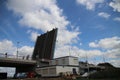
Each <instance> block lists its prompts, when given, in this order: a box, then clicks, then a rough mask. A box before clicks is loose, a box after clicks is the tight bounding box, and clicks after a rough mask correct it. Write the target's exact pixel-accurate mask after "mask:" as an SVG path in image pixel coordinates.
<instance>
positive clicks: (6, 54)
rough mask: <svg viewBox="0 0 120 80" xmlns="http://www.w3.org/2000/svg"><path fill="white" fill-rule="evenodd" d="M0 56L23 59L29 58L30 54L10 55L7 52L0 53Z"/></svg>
mask: <svg viewBox="0 0 120 80" xmlns="http://www.w3.org/2000/svg"><path fill="white" fill-rule="evenodd" d="M0 58H11V59H23V60H31V56H30V55H26V56H20V55H19V56H17V55H11V54H8V53H0Z"/></svg>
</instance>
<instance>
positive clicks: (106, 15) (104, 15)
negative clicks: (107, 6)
mask: <svg viewBox="0 0 120 80" xmlns="http://www.w3.org/2000/svg"><path fill="white" fill-rule="evenodd" d="M98 16H100V17H103V18H105V19H108V18H109V17H110V16H111V15H110V14H108V13H105V12H100V13H98Z"/></svg>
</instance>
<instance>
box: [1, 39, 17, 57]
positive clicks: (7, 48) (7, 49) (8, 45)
mask: <svg viewBox="0 0 120 80" xmlns="http://www.w3.org/2000/svg"><path fill="white" fill-rule="evenodd" d="M16 49H17V48H16V47H15V46H14V44H13V43H12V41H9V40H6V39H5V40H2V41H0V53H1V54H4V53H9V54H13V55H15V53H14V51H15V50H16Z"/></svg>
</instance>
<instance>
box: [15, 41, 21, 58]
mask: <svg viewBox="0 0 120 80" xmlns="http://www.w3.org/2000/svg"><path fill="white" fill-rule="evenodd" d="M19 43H20V42H17V55H16V57H17V58H18V46H19Z"/></svg>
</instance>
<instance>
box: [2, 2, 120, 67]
mask: <svg viewBox="0 0 120 80" xmlns="http://www.w3.org/2000/svg"><path fill="white" fill-rule="evenodd" d="M53 28H58V34H57V41H56V47H55V53H54V58H57V57H62V56H68V55H71V56H76V57H79V60H80V61H86V60H88V62H89V63H94V64H98V63H102V62H109V63H111V64H112V65H114V66H116V67H120V0H0V54H4V53H6V52H7V53H8V54H9V55H14V56H16V53H17V48H18V51H19V54H18V55H19V56H23V55H24V56H26V55H32V53H33V49H34V46H35V42H36V38H37V36H39V35H40V34H43V33H45V32H47V31H50V30H52V29H53ZM18 42H19V43H18Z"/></svg>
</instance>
